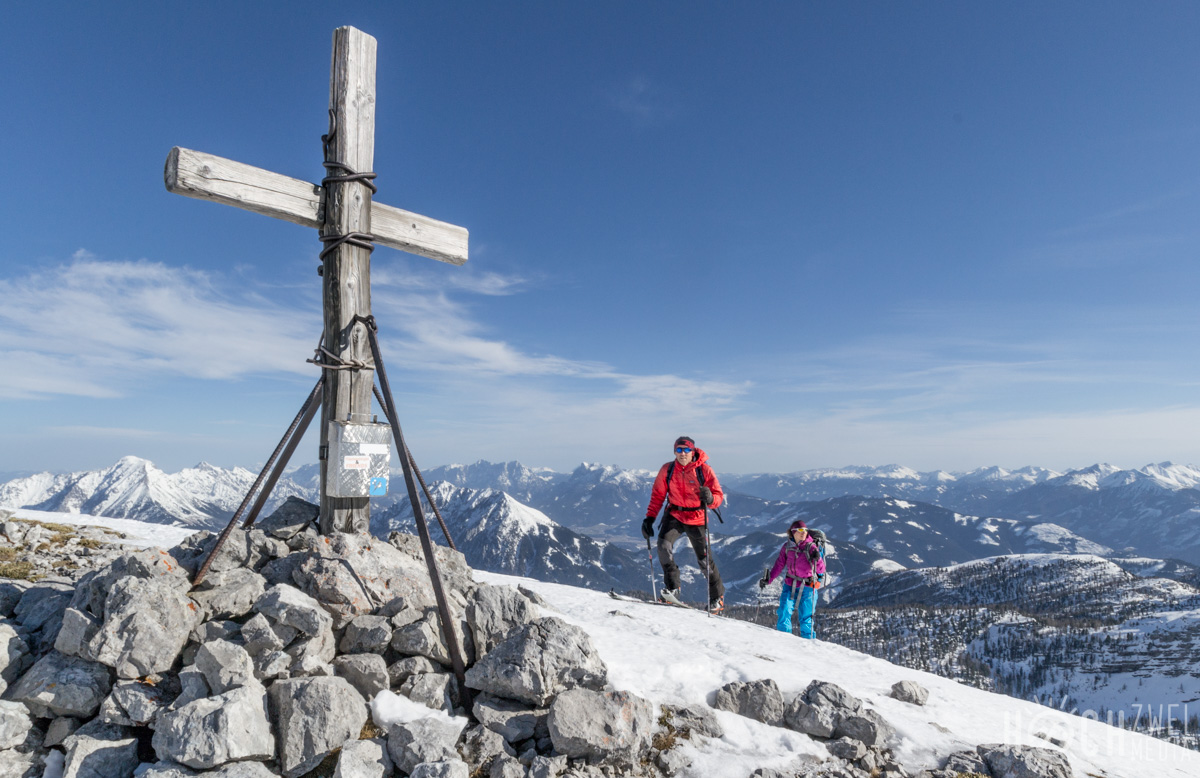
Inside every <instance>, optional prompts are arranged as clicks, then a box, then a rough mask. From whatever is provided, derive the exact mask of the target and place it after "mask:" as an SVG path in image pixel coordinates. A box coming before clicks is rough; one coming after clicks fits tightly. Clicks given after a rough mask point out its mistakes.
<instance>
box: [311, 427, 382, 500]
mask: <svg viewBox="0 0 1200 778" xmlns="http://www.w3.org/2000/svg"><path fill="white" fill-rule="evenodd" d="M391 438H392V428H391V427H390V426H389V425H387V424H376V423H363V422H350V421H334V422H330V424H329V453H328V458H329V459H328V462H329V472H330V476H331V477H329V478H327V479H326V481H325V492H326V494H328V495H329V496H330V497H380V496H383V495H386V494H387V486H388V473H389V471H390V470H391V466H392V446H391Z"/></svg>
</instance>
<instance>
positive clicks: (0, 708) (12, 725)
mask: <svg viewBox="0 0 1200 778" xmlns="http://www.w3.org/2000/svg"><path fill="white" fill-rule="evenodd" d="M31 729H33V719H32V718H31V717H30V715H29V708H26V707H25V706H24V705H22V704H21V703H19V702H6V701H3V700H0V751H3V750H4V749H6V748H16V747H17V746H19V745H21V744H22V743H24V742H25V736H26V735H28V734H29V730H31Z"/></svg>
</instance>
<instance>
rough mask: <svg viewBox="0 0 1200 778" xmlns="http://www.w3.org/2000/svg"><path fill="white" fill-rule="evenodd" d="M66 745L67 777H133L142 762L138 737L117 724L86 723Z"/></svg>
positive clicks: (65, 763) (65, 773)
mask: <svg viewBox="0 0 1200 778" xmlns="http://www.w3.org/2000/svg"><path fill="white" fill-rule="evenodd" d="M63 746H64V748H65V749H66V754H65V758H64V760H63V778H130V776H132V775H133V771H134V769H135V768H136V767H137V766H138V763H139V760H138V755H137V738H135V737H133V736H132V735H130V734H129V733H128V732H127V730H126V729H125V728H124V727H119V726H115V725H113V724H102V723H100V722H96V721H92V722H90V723H88V724H85V725H84V726H82V727H80V728H79V729H78V730H76V731H75V732H74V733H72V734H71V735H70V736H69V737H67V739H66V740H65V741H63Z"/></svg>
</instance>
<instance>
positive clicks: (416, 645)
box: [0, 500, 661, 778]
mask: <svg viewBox="0 0 1200 778" xmlns="http://www.w3.org/2000/svg"><path fill="white" fill-rule="evenodd" d="M315 511H316V507H315V506H311V505H308V504H306V503H302V502H300V501H298V500H292V501H289V502H288V503H287V504H285V505H284V506H283V507H281V508H280V510H279V511H277V512H276V513H275V514H274V515H273V516H271V517H270V518H269V519H267V520H265V521H264V522H262V523H261V524H260V525H259V526H258V527H256V528H255V529H252V530H250V531H240V530H235V531H234V532H233V533H232V534H231V535H230V537H229V539H228V540H227V542H226V543H225V544H224V546H223V547H222V549H221V551H220V552H219V554H218V555H217V556H216V558H215V559H214V561H213V563H212V565H211V566H210V568H209V571H208V574H207V576H206V578H205V580H204V581H203V583H202V584H201V585H200V586H199V587H197V588H196V589H195V590H192V589H191V583H190V582H191V580H192V578H193V576H194V574H195V572H196V570H197V568H198V566H199V565H200V564H201V563H202V561H203V559H204V558H205V557H206V556H207V555H208V552H209V551H210V550H211V549H212V547H213V545H214V543H215V537H214V536H212V535H210V534H207V533H200V534H197V535H194V536H192V537H191V538H189V539H188V540H187V541H186V542H184V543H183V544H181V545H180V546H177V547H175V548H173V549H170V550H169V551H165V550H161V549H155V550H143V551H134V552H128V551H125V552H124V553H121V551H120V550H119V549H118V550H116V551H115V552H113V553H110V555H109V561H108V562H107V564H104V565H103V566H101V567H99V568H98V569H96V570H93V571H91V572H87V573H86V574H83V575H82V576H80V577H79V578H78V580H76V581H72V580H71V579H70V578H66V577H63V578H56V579H54V580H50V581H38V582H36V583H33V582H30V581H28V580H21V581H0V692H3V702H0V778H8V777H9V776H33V775H41V774H42V771H43V770H44V769H46V768H47V767H50V768H51V769H54V770H57V769H59V768H60V767H61V770H62V774H63V775H64V776H65V778H78V777H82V776H113V777H114V778H117V777H120V776H129V775H132V773H133V771H134V770H135V769H136V768H138V766H139V765H140V764H143V763H148V764H147V765H146V766H145V767H143V769H142V773H141V774H143V775H146V776H152V777H158V778H168V777H169V778H175V777H176V776H185V775H188V776H190V775H196V774H204V775H220V776H227V777H229V778H232V777H233V776H267V775H283V776H286V777H287V778H297V777H298V776H304V775H309V774H324V775H333V774H336V775H339V776H344V778H352V777H353V778H366V776H381V777H382V776H388V775H410V776H420V777H421V778H438V777H442V778H444V777H446V776H461V777H462V778H468V776H481V775H488V776H512V777H514V778H515V777H516V776H520V778H526V776H539V777H544V778H551V776H559V775H570V776H600V775H602V774H604V772H603V771H604V770H607V771H609V772H610V773H611V772H612V771H613V770H618V769H619V770H623V771H625V772H623V773H622V774H629V775H637V774H661V771H659V770H658V769H657V768H656V767H655V766H654V765H653V764H652V762H651V760H649V759H648V753H649V752H650V750H651V738H652V735H653V732H654V730H655V726H656V707H655V706H654V705H652V704H651V703H650V702H648V701H646V700H643V699H641V698H638V697H636V696H635V695H632V694H629V693H627V692H622V691H618V690H613V689H611V688H609V687H608V685H607V678H608V670H607V667H606V666H605V664H604V662H603V660H602V659H601V658H600V656H599V655H598V653H597V652H596V649H595V646H594V645H593V644H592V642H591V640H590V638H589V637H588V635H587V634H586V633H585V632H583V631H582V630H580V629H579V628H577V627H574V626H572V625H570V624H567V623H566V622H564V621H562V620H561V619H558V618H556V617H554V616H552V615H549V614H544V613H542V611H541V609H540V608H539V606H538V605H537V604H536V603H535V600H536V599H537V598H536V595H532V593H529V594H526V593H522V592H520V591H518V590H516V589H513V588H511V587H504V586H491V585H488V584H480V583H476V582H475V581H474V580H473V579H472V575H471V570H470V568H469V567H468V566H467V565H466V562H465V560H464V559H463V557H462V555H460V554H458V553H457V552H453V551H450V550H449V549H445V548H439V549H437V553H438V562H439V567H440V569H441V572H442V578H443V583H444V585H445V589H446V595H447V598H448V600H449V602H450V606H451V611H452V614H453V621H454V628H455V632H456V633H457V637H458V640H459V646H458V650H459V652H460V655H461V656H462V657H463V658H464V660H465V662H466V664H467V666H468V672H467V685H468V689H465V690H464V689H460V688H459V687H458V684H457V681H456V679H455V677H454V675H453V674H452V673H451V672H450V671H449V670H448V666H449V665H450V664H451V660H450V655H451V652H450V649H449V647H448V646H447V645H446V642H445V638H444V637H443V631H442V629H441V626H440V621H439V616H438V611H437V608H436V606H435V597H434V593H433V589H432V585H431V582H430V580H429V575H428V571H427V569H426V567H425V562H424V559H423V557H422V555H421V551H420V545H419V543H418V541H417V539H416V538H413V537H411V536H407V535H400V534H393V536H392V537H391V538H390V540H389V541H388V542H383V541H380V540H378V539H375V538H372V537H369V536H364V535H341V534H339V535H332V536H320V535H318V534H316V533H315V532H314V531H313V529H312V525H313V521H312V519H313V517H314V515H315ZM11 529H13V534H17V529H18V528H15V527H14V528H11ZM385 691H387V692H389V693H400V694H402V695H404V696H406V697H408V698H410V699H411V700H413V701H416V702H419V703H421V704H423V705H425V706H426V707H428V708H429V709H430V710H429V716H428V717H425V718H420V719H418V720H416V721H410V722H407V723H399V724H397V723H393V724H392V725H391V726H390V727H389V728H388V729H387V730H386V731H384V730H381V729H380V728H379V727H377V726H376V725H375V724H374V723H373V721H372V717H371V705H370V703H371V700H372V699H373V698H375V697H376V696H377V695H379V694H381V693H383V692H385ZM467 705H469V707H470V710H467V709H466V707H465V706H467ZM468 714H469V716H470V717H471V718H473V719H474V720H475V721H476V722H478V723H472V724H468ZM314 771H315V772H314Z"/></svg>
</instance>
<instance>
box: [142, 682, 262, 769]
mask: <svg viewBox="0 0 1200 778" xmlns="http://www.w3.org/2000/svg"><path fill="white" fill-rule="evenodd" d="M152 742H153V745H154V752H155V753H156V754H157V755H158V758H159V759H160V760H170V761H173V762H178V763H179V764H183V765H186V766H188V767H193V768H196V769H199V770H207V769H211V768H213V767H218V766H220V765H223V764H225V763H226V762H232V761H239V760H244V759H256V760H266V759H271V758H272V757H274V755H275V738H274V737H273V736H272V734H271V725H270V722H269V721H268V719H267V704H266V694H265V693H264V692H263V690H262V689H261V688H253V687H248V686H240V687H238V688H236V689H232V690H230V691H228V692H225V693H224V694H218V695H216V696H214V697H204V698H202V699H198V700H193V701H192V702H189V703H188V704H186V705H184V706H182V707H180V708H178V709H176V710H173V711H164V712H162V713H160V714H159V717H158V721H157V723H156V725H155V731H154V738H153V741H152Z"/></svg>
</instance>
